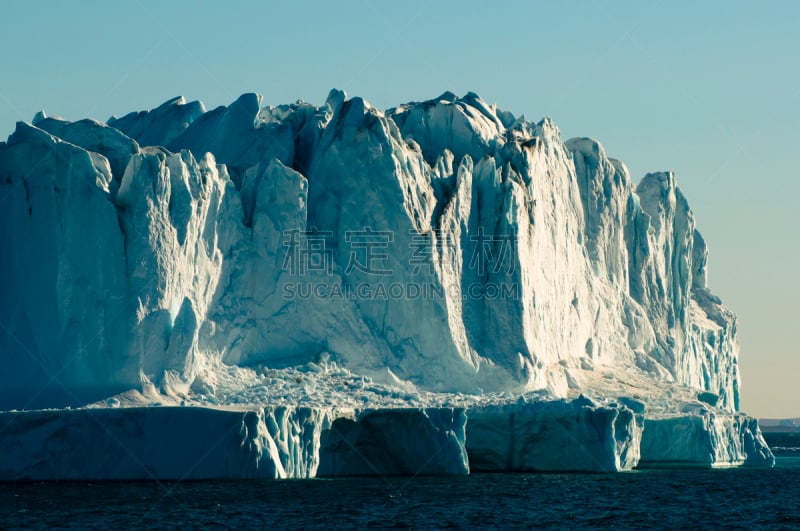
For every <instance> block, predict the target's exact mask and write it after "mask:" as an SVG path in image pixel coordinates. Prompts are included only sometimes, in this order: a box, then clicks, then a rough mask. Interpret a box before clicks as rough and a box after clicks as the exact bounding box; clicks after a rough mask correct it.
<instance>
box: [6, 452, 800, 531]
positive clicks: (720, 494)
mask: <svg viewBox="0 0 800 531" xmlns="http://www.w3.org/2000/svg"><path fill="white" fill-rule="evenodd" d="M219 526H225V527H252V528H257V529H266V528H273V529H290V528H294V529H297V528H301V527H317V528H367V527H375V528H395V529H406V528H451V529H453V528H454V529H460V528H473V527H480V528H487V529H490V528H507V527H515V528H554V529H558V528H560V529H566V528H576V527H581V528H586V527H590V528H591V527H603V528H605V527H616V528H622V529H625V528H651V527H692V528H720V527H738V528H747V529H753V528H770V529H774V528H800V458H797V457H779V458H778V465H777V466H776V467H775V468H773V469H746V468H739V469H718V470H700V469H697V470H686V469H682V470H675V469H673V470H647V471H634V472H627V473H616V474H474V475H470V476H461V477H414V478H398V477H387V478H346V479H314V480H283V481H213V482H205V481H201V482H183V483H156V482H138V483H84V482H80V483H75V482H48V483H27V484H3V485H0V527H2V528H16V527H23V528H38V527H41V528H45V527H46V528H51V527H67V528H70V527H72V528H79V529H86V528H97V529H109V528H154V529H158V528H175V527H179V528H197V529H202V528H209V527H219Z"/></svg>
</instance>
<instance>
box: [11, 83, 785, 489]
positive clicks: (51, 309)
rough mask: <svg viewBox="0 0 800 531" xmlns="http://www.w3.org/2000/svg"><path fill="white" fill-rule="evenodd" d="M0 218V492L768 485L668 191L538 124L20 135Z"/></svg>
mask: <svg viewBox="0 0 800 531" xmlns="http://www.w3.org/2000/svg"><path fill="white" fill-rule="evenodd" d="M0 202H2V205H0V230H2V236H3V237H2V240H0V273H1V274H0V390H2V391H0V402H2V403H1V404H0V406H1V407H2V409H7V410H30V409H43V408H44V409H43V410H41V411H19V412H15V411H8V412H5V413H2V414H1V415H0V416H2V417H3V419H4V425H8V426H9V429H8V430H4V431H3V432H2V433H0V437H1V438H4V440H5V439H7V440H9V441H11V440H12V439H13V441H17V442H15V443H14V447H15V448H18V450H15V451H14V452H10V453H7V454H6V455H5V456H4V457H2V458H0V461H4V462H3V463H2V464H0V471H3V472H2V473H0V479H5V478H10V479H18V478H38V479H44V478H54V479H59V478H77V477H87V478H89V477H90V478H93V479H102V478H116V479H122V478H130V479H138V478H144V477H145V476H146V475H148V474H150V475H152V477H157V478H179V479H180V478H181V477H183V475H186V477H191V478H217V477H312V476H316V475H342V474H352V475H363V474H387V475H391V474H411V475H413V474H416V473H425V474H440V473H441V474H461V473H467V472H469V471H470V470H473V471H477V470H486V471H489V470H497V471H516V470H537V471H538V470H549V471H560V470H584V471H614V470H630V469H631V468H634V467H636V466H640V465H641V466H659V464H665V465H675V464H688V465H692V466H723V465H727V466H735V465H766V466H769V465H770V464H771V463H772V462H773V461H772V454H771V453H770V451H769V449H768V447H767V445H766V443H765V442H764V440H763V437H761V433H760V430H759V428H758V424H757V421H755V420H754V419H751V418H750V417H747V416H746V415H745V414H744V413H742V412H740V408H739V386H740V376H739V369H738V346H737V341H736V333H737V329H736V317H735V316H734V314H733V313H732V312H731V311H730V310H729V309H727V308H726V307H725V306H724V305H723V304H722V302H721V300H720V299H719V298H718V297H717V296H715V295H714V294H713V293H712V292H711V290H710V288H709V285H708V274H707V269H708V247H707V245H706V242H705V240H704V238H703V237H702V235H701V234H700V232H699V231H698V228H697V226H696V225H697V223H696V221H695V218H694V215H693V213H692V211H691V209H690V208H689V205H688V201H687V199H686V197H685V196H684V194H683V193H682V191H681V190H680V188H679V187H678V186H677V183H676V178H675V175H674V174H673V173H671V172H657V173H650V174H648V175H646V176H645V177H644V178H643V179H642V180H641V181H640V182H639V183H638V184H635V183H634V182H633V179H632V177H631V176H630V173H629V171H628V169H627V167H626V166H625V165H624V164H623V163H622V162H620V161H618V160H615V159H613V158H610V157H608V156H607V154H606V152H605V150H604V148H603V147H602V145H601V144H600V143H599V142H597V141H596V140H593V139H588V138H575V139H571V140H566V141H565V140H563V139H562V138H561V134H560V132H559V130H558V127H557V126H556V125H555V123H554V122H553V121H552V120H550V119H549V118H545V119H542V120H541V121H539V122H533V121H529V120H527V119H525V117H516V116H515V115H513V114H512V113H510V112H508V111H505V110H502V109H500V108H498V107H497V106H496V105H493V104H488V103H487V102H485V101H484V100H482V99H481V98H480V97H479V96H478V95H476V94H474V93H468V94H466V95H464V96H463V97H457V96H456V95H454V94H452V93H449V92H447V93H444V94H442V95H441V96H439V97H438V98H434V99H432V100H429V101H424V102H411V103H406V104H403V105H399V106H397V107H395V108H392V109H388V110H385V111H384V110H380V109H376V108H375V107H373V106H371V105H370V104H369V103H368V102H367V101H366V100H364V99H362V98H359V97H354V98H348V97H347V95H346V94H345V93H344V92H343V91H339V90H332V91H331V92H330V94H329V95H328V97H327V99H326V101H325V103H324V104H323V105H321V106H315V105H312V104H309V103H306V102H303V101H298V102H296V103H293V104H288V105H264V102H263V98H262V97H261V96H259V95H256V94H244V95H242V96H241V97H240V98H238V99H237V100H236V101H235V102H233V103H232V104H231V105H230V106H222V107H219V108H217V109H213V110H208V109H206V107H205V105H203V104H202V103H201V102H196V101H195V102H187V101H186V100H185V99H183V98H173V99H171V100H169V101H167V102H165V103H164V104H162V105H160V106H159V107H157V108H155V109H153V110H146V111H140V112H132V113H130V114H128V115H125V116H123V117H121V118H117V117H112V118H110V119H109V120H107V121H106V122H100V121H97V120H92V119H85V120H79V121H76V122H69V121H66V120H63V119H60V118H57V117H52V116H48V115H47V114H46V113H45V112H44V111H41V112H39V113H37V115H36V117H35V118H34V120H33V121H32V123H24V122H20V123H18V124H17V126H16V130H15V131H14V133H13V134H11V136H10V137H9V138H8V140H7V141H6V142H4V143H0ZM67 408H73V409H67ZM75 408H77V409H75ZM98 419H100V420H101V422H98ZM204 425H205V426H207V429H205V428H203V427H202V426H204ZM180 427H183V428H181V429H179V428H180ZM104 428H105V429H104ZM9 430H10V431H9ZM82 433H83V435H82ZM223 435H224V436H223ZM218 437H221V439H220V440H219V445H215V444H214V443H215V442H216V441H217V438H218ZM114 441H119V442H122V443H124V445H123V446H124V447H125V448H132V449H134V450H132V453H130V454H129V453H126V452H122V453H121V452H120V450H119V449H117V450H113V451H111V450H108V449H109V447H110V446H113V444H112V443H113V442H114ZM7 447H11V446H7ZM55 448H60V450H59V452H60V453H61V455H63V456H64V457H63V459H61V460H55V459H52V460H50V461H48V459H47V456H48V453H49V452H50V451H53V449H55ZM159 448H161V449H163V456H165V457H163V458H162V457H159V451H160V450H158V449H159ZM103 449H106V450H108V451H109V452H110V453H109V455H110V456H113V458H112V457H108V458H107V459H100V458H97V459H94V460H93V459H88V457H89V456H96V455H99V453H100V452H101V451H103ZM206 452H208V455H206ZM81 456H83V457H81ZM5 461H7V462H5ZM89 461H93V462H92V463H91V464H90V463H89ZM112 461H113V462H112ZM193 462H197V463H198V464H197V466H196V467H195V468H191V467H190V466H189V463H193ZM59 463H61V465H60V464H59ZM82 466H83V467H85V471H84V472H81V470H80V467H82ZM81 474H83V475H81ZM143 474H144V475H143Z"/></svg>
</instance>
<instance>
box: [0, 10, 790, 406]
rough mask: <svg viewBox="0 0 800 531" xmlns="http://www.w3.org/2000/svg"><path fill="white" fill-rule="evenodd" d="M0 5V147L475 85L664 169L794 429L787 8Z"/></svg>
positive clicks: (748, 394)
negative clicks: (136, 115) (254, 101)
mask: <svg viewBox="0 0 800 531" xmlns="http://www.w3.org/2000/svg"><path fill="white" fill-rule="evenodd" d="M487 4H488V3H487V2H480V3H478V2H475V3H474V4H470V3H468V2H438V1H436V2H434V1H430V0H428V1H416V0H406V1H404V2H391V3H390V2H372V1H337V2H330V3H326V2H310V3H302V2H296V3H295V2H280V3H278V2H275V3H268V2H244V1H228V2H225V5H224V6H223V5H222V3H221V2H198V3H190V2H178V1H175V2H164V1H159V2H150V1H147V0H132V1H128V2H105V1H102V2H101V1H96V2H89V1H84V2H56V1H51V2H42V1H21V0H20V1H17V2H12V1H8V0H0V46H1V47H2V50H3V52H2V56H0V129H2V131H0V136H3V137H4V136H6V135H7V134H9V133H10V132H11V131H12V130H13V127H14V122H15V121H16V120H30V119H31V118H32V117H33V115H34V113H35V112H36V111H37V110H38V109H40V108H44V109H46V110H47V112H48V113H51V114H58V115H61V116H63V117H65V118H68V119H78V118H82V117H85V116H92V117H95V118H98V119H101V120H105V119H107V118H108V117H109V116H110V115H112V114H117V115H120V114H123V113H126V112H128V111H131V110H138V109H143V108H151V107H154V106H156V105H157V104H158V103H160V102H162V101H164V100H166V99H168V98H169V97H172V96H175V95H179V94H182V95H185V96H186V97H187V98H190V99H201V100H203V101H204V102H205V103H206V105H207V106H209V107H213V106H217V105H221V104H226V103H229V102H231V101H233V100H234V99H235V98H236V96H238V95H239V94H241V93H242V92H250V91H255V92H260V93H262V94H263V95H264V97H265V100H266V102H268V103H286V102H289V101H294V100H296V99H297V98H302V99H304V100H306V101H310V102H313V103H318V104H319V103H322V102H323V101H324V99H325V96H326V94H327V92H328V90H329V89H330V88H332V87H339V88H344V89H345V90H347V92H348V94H350V95H361V96H363V97H365V98H366V99H367V100H369V101H370V102H372V103H373V104H374V105H376V106H378V107H384V108H385V107H389V106H393V105H396V104H398V103H401V102H404V101H408V100H419V99H427V98H431V97H434V96H436V95H438V94H440V93H441V92H443V91H444V90H446V89H447V90H452V91H453V92H456V93H459V94H462V93H464V92H466V91H468V90H472V91H475V92H477V93H478V94H480V95H481V96H482V97H483V98H484V99H486V100H488V101H490V102H497V103H498V104H499V105H500V106H501V107H503V108H506V109H508V110H510V111H512V112H514V113H515V114H521V113H525V114H526V116H528V118H532V119H538V118H540V117H542V116H551V117H553V118H554V119H555V121H556V122H557V123H558V124H559V126H560V127H561V131H562V133H563V135H564V136H565V137H566V138H569V137H572V136H591V137H595V138H597V139H599V140H600V141H601V142H602V143H603V144H604V145H605V147H606V150H607V152H608V153H609V154H610V155H611V156H613V157H616V158H619V159H621V160H623V161H625V162H626V163H627V164H628V166H629V167H630V169H631V170H632V172H633V174H634V177H635V178H636V179H637V180H638V179H639V178H640V177H641V176H642V175H643V174H644V173H645V172H647V171H654V170H666V169H669V170H674V171H675V172H677V175H678V182H679V185H680V186H681V187H682V188H683V190H684V192H685V193H686V195H687V196H688V198H689V201H690V204H691V205H692V207H693V209H694V210H695V214H696V217H697V219H698V221H699V226H700V229H701V231H702V232H703V233H704V235H705V236H706V239H707V241H708V242H709V245H710V247H711V265H710V283H711V287H712V288H713V289H714V291H716V292H717V293H718V294H719V295H721V296H722V298H723V300H724V301H725V302H726V303H727V304H728V306H730V307H731V308H732V309H733V310H734V311H735V312H736V313H737V314H738V315H739V317H740V322H739V331H740V343H741V364H740V367H741V370H742V375H743V377H742V379H743V390H742V397H743V399H742V403H743V408H744V409H745V410H746V411H748V412H750V413H752V414H755V415H759V416H800V382H798V380H800V356H799V355H798V353H799V352H798V350H800V349H799V348H798V339H797V337H796V336H797V332H798V330H800V326H798V325H797V324H796V323H797V319H798V315H797V309H796V308H797V301H798V300H800V286H799V283H798V278H797V274H798V271H800V245H798V243H799V242H800V237H798V233H797V230H798V225H799V224H798V221H799V218H800V216H799V215H798V212H800V207H798V205H797V203H798V198H800V175H798V173H799V172H798V169H797V168H798V164H797V162H796V158H797V157H796V153H797V147H798V145H800V133H798V124H800V30H799V29H798V28H799V27H800V2H794V1H780V2H779V1H772V2H755V1H752V2H741V1H730V0H729V1H704V2H692V1H677V2H675V1H662V2H641V1H600V0H598V1H591V2H590V1H574V2H567V1H564V2H560V1H548V2H543V1H540V2H522V1H521V2H513V3H503V4H500V5H499V6H489V5H487Z"/></svg>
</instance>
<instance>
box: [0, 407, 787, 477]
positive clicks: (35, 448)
mask: <svg viewBox="0 0 800 531" xmlns="http://www.w3.org/2000/svg"><path fill="white" fill-rule="evenodd" d="M0 424H2V426H4V432H3V442H4V448H5V449H6V451H4V452H3V453H2V455H0V481H19V480H152V479H158V480H186V479H223V478H230V479H243V478H275V479H278V478H310V477H318V476H326V477H333V476H359V475H372V476H386V475H406V476H413V475H419V474H427V475H455V474H468V473H469V472H470V471H474V472H479V471H498V472H502V471H549V472H558V471H578V472H613V471H622V470H630V469H632V468H634V467H636V466H639V467H652V466H699V467H718V466H739V465H747V466H772V465H773V464H774V457H773V456H772V453H771V452H770V451H769V449H768V448H767V446H766V443H765V442H764V440H763V437H761V432H760V431H759V429H758V425H757V422H756V420H755V419H752V418H750V417H746V416H744V415H712V414H707V415H682V416H675V417H669V418H659V419H651V418H644V417H643V415H641V414H640V413H637V412H634V411H633V410H632V409H630V408H628V407H627V406H625V405H613V404H612V405H597V404H595V403H594V402H592V401H590V400H588V399H586V398H578V399H576V400H572V401H565V400H556V401H541V402H526V401H520V402H515V403H508V404H502V405H483V406H474V407H467V408H458V407H431V408H380V409H363V410H357V409H336V408H325V407H293V406H244V407H228V408H207V407H131V408H86V409H76V410H47V411H30V412H4V413H0ZM640 455H641V460H640Z"/></svg>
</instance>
